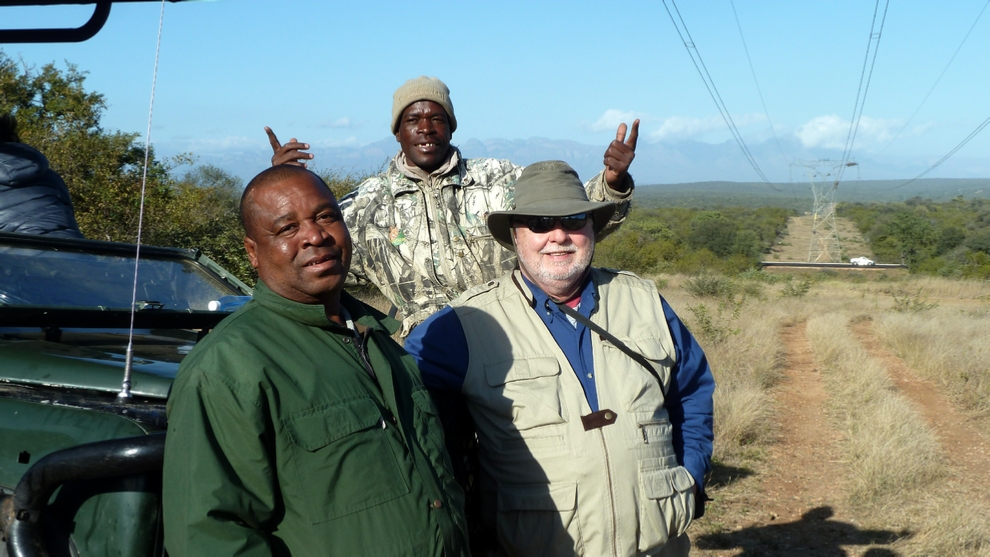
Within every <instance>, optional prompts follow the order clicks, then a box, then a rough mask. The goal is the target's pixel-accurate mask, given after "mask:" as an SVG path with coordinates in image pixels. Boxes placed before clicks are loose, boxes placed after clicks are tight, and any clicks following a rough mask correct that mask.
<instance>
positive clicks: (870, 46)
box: [835, 0, 890, 185]
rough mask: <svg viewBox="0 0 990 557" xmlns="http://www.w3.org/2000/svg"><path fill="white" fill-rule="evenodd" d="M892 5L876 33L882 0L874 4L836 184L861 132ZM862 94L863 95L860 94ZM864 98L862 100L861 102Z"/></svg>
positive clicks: (886, 4) (885, 10)
mask: <svg viewBox="0 0 990 557" xmlns="http://www.w3.org/2000/svg"><path fill="white" fill-rule="evenodd" d="M889 5H890V0H887V1H886V2H884V6H883V16H882V17H881V18H880V30H879V31H877V32H876V33H874V32H873V30H874V29H876V24H877V10H878V9H879V7H880V0H877V2H876V4H875V5H874V6H873V21H872V23H870V40H869V41H867V43H866V57H865V58H864V59H863V69H862V70H861V71H860V74H859V89H857V91H856V103H855V106H854V107H853V115H852V120H851V121H850V122H849V134H848V135H846V147H845V150H844V151H843V152H842V166H840V167H839V173H838V175H837V176H836V177H835V185H838V184H839V181H840V180H842V174H843V173H844V172H845V169H846V163H848V162H849V155H850V154H851V153H852V147H853V144H854V143H855V142H856V134H857V133H858V132H859V122H860V120H861V119H862V118H863V107H865V106H866V94H867V92H869V90H870V80H871V79H872V77H873V67H874V66H875V65H876V62H877V52H878V51H879V50H880V36H881V35H882V34H883V24H884V22H885V21H886V20H887V8H888V7H889ZM874 39H876V42H875V44H876V46H874ZM871 50H872V51H873V60H872V62H871V61H870V51H871ZM868 63H869V66H870V71H869V73H866V66H867V64H868ZM864 75H865V76H866V87H863V76H864ZM861 94H862V97H861V96H860V95H861ZM861 99H862V102H860V101H861Z"/></svg>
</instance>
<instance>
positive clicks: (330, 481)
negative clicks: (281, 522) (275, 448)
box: [282, 399, 409, 524]
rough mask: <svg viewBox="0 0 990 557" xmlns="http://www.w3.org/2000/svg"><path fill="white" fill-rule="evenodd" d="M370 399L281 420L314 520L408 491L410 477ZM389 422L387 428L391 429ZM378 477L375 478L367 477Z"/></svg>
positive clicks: (299, 482)
mask: <svg viewBox="0 0 990 557" xmlns="http://www.w3.org/2000/svg"><path fill="white" fill-rule="evenodd" d="M382 423H383V422H382V414H381V411H380V410H379V408H378V405H377V404H375V403H374V401H372V400H371V399H357V400H350V401H345V402H340V403H337V404H333V405H331V406H326V407H318V408H312V409H310V410H305V411H303V412H298V413H296V414H293V415H292V416H290V417H289V418H286V419H284V420H282V424H283V426H284V427H285V431H286V433H287V434H288V437H289V441H290V443H289V447H290V449H289V450H290V453H291V455H292V461H293V464H294V467H295V476H296V483H297V486H298V487H297V490H296V491H297V492H298V493H301V494H302V497H303V498H304V499H305V501H306V506H307V508H308V511H309V516H310V519H311V521H312V522H313V524H318V523H320V522H325V521H328V520H333V519H335V518H338V517H341V516H344V515H348V514H351V513H356V512H359V511H362V510H365V509H368V508H371V507H374V506H376V505H380V504H382V503H385V502H387V501H391V500H392V499H396V498H398V497H401V496H403V495H405V494H407V493H409V484H408V480H407V478H406V477H405V474H404V473H403V469H402V468H401V467H400V466H399V463H398V461H397V460H396V455H395V454H394V452H393V450H392V447H391V446H390V442H389V437H390V436H391V432H390V431H388V430H387V429H384V428H382ZM392 427H393V426H392V424H391V423H387V425H386V428H392ZM367 478H374V481H373V482H369V481H366V479H367Z"/></svg>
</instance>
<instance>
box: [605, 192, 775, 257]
mask: <svg viewBox="0 0 990 557" xmlns="http://www.w3.org/2000/svg"><path fill="white" fill-rule="evenodd" d="M790 214H792V211H788V210H786V209H781V208H779V207H761V208H743V207H726V208H721V209H719V210H717V211H702V210H699V209H686V208H683V207H668V208H661V209H641V208H638V207H637V208H636V209H635V210H633V211H631V212H630V214H629V217H628V218H627V220H626V222H625V223H624V224H623V225H622V228H621V229H619V230H618V231H617V232H615V233H614V234H612V235H611V236H609V237H608V238H606V239H605V240H603V241H602V242H600V243H599V244H598V247H597V249H596V253H595V261H594V264H595V265H596V266H600V267H611V268H616V269H624V270H628V271H633V272H636V273H640V274H656V273H660V272H671V273H683V274H696V273H699V272H702V271H711V272H721V273H728V274H734V273H740V272H744V271H747V270H750V269H754V268H755V267H756V265H757V264H758V263H759V261H760V259H761V258H762V256H763V254H764V253H766V252H768V251H769V250H770V248H771V247H772V246H773V243H774V242H775V241H776V239H777V236H778V235H779V234H780V233H781V232H783V231H784V229H785V228H786V225H787V217H788V216H789V215H790Z"/></svg>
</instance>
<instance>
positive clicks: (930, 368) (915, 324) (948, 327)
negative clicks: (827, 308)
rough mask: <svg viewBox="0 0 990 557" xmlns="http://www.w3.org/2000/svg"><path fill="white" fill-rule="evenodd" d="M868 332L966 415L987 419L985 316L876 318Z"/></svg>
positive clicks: (989, 358)
mask: <svg viewBox="0 0 990 557" xmlns="http://www.w3.org/2000/svg"><path fill="white" fill-rule="evenodd" d="M873 332H874V334H876V335H877V337H879V338H880V339H881V340H882V341H883V342H884V344H885V345H887V347H888V348H890V349H891V350H892V351H893V352H894V353H895V354H897V355H898V356H899V357H900V358H901V359H903V360H904V362H905V363H906V364H907V365H909V366H910V367H911V368H912V369H914V370H916V371H918V372H919V373H920V374H922V375H924V376H927V377H929V378H931V379H932V380H934V381H935V382H936V384H938V385H940V386H941V387H942V388H943V389H945V390H946V391H947V392H949V393H951V396H952V398H953V399H955V400H956V401H958V402H959V403H961V405H962V406H963V407H965V408H966V409H967V410H969V411H972V412H975V413H976V414H978V415H980V416H982V417H984V418H988V417H990V332H988V328H987V317H985V316H975V315H971V314H968V313H963V312H960V311H958V310H953V309H949V308H938V309H935V310H931V311H926V312H921V313H882V314H880V315H878V316H877V317H876V318H875V319H874V322H873Z"/></svg>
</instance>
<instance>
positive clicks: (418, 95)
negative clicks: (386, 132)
mask: <svg viewBox="0 0 990 557" xmlns="http://www.w3.org/2000/svg"><path fill="white" fill-rule="evenodd" d="M417 101H433V102H435V103H437V104H439V105H440V106H442V107H443V109H444V110H446V111H447V119H448V120H450V132H451V133H453V132H454V130H456V129H457V118H455V117H454V105H453V104H452V103H451V102H450V89H447V86H446V85H444V83H443V82H442V81H440V80H439V79H437V78H435V77H426V76H425V75H423V76H419V77H417V78H413V79H410V80H409V81H407V82H405V83H403V84H402V87H399V88H398V89H396V90H395V94H394V95H392V133H393V134H396V133H398V132H399V118H400V117H401V116H402V111H403V110H405V109H406V107H407V106H409V105H411V104H413V103H414V102H417Z"/></svg>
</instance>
